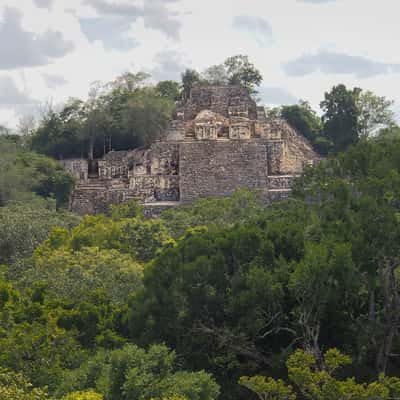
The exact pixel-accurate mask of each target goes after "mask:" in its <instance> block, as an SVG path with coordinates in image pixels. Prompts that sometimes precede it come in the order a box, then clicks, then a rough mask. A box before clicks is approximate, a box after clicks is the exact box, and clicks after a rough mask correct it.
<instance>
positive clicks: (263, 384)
mask: <svg viewBox="0 0 400 400" xmlns="http://www.w3.org/2000/svg"><path fill="white" fill-rule="evenodd" d="M239 385H242V386H244V387H246V388H247V389H250V390H251V391H252V392H254V393H255V394H256V395H257V396H258V398H259V399H261V400H295V399H296V395H295V394H294V393H293V388H292V387H291V386H290V385H286V384H285V382H284V381H283V380H281V379H277V380H275V379H272V378H265V377H264V376H259V375H256V376H252V377H249V376H242V377H241V378H240V379H239Z"/></svg>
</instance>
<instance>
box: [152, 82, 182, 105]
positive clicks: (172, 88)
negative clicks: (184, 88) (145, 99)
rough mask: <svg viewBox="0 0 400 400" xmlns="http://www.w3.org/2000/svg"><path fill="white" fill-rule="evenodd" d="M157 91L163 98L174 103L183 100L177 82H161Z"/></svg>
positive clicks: (157, 86)
mask: <svg viewBox="0 0 400 400" xmlns="http://www.w3.org/2000/svg"><path fill="white" fill-rule="evenodd" d="M156 91H157V92H158V93H159V94H160V96H162V97H166V98H167V99H170V100H172V101H178V100H180V98H181V93H180V87H179V83H178V82H175V81H161V82H158V83H157V85H156Z"/></svg>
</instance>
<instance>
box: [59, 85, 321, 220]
mask: <svg viewBox="0 0 400 400" xmlns="http://www.w3.org/2000/svg"><path fill="white" fill-rule="evenodd" d="M317 160H318V156H317V154H316V153H315V152H314V151H313V149H312V147H311V145H310V144H309V143H308V142H307V141H306V139H305V138H304V137H302V136H301V135H299V134H298V133H297V132H295V131H294V130H293V129H292V128H291V127H290V126H289V125H288V124H287V123H285V122H284V121H282V120H268V119H267V118H266V115H265V110H264V108H263V107H257V105H256V103H255V102H254V101H253V100H252V98H251V97H250V96H249V94H248V93H247V91H246V89H244V88H242V87H240V86H211V87H209V86H207V87H196V88H194V89H192V92H191V96H190V98H189V99H188V101H187V102H186V103H185V104H184V105H182V106H180V107H178V108H177V110H176V112H175V115H174V118H173V120H172V121H171V122H170V124H169V126H168V128H167V129H166V131H165V132H164V134H163V135H162V136H161V137H160V138H159V140H158V141H156V142H155V143H153V144H152V145H151V146H149V147H147V148H141V149H135V150H132V151H112V152H110V153H108V154H106V155H105V156H104V157H103V158H102V159H99V160H95V161H92V162H88V161H87V160H79V159H73V160H65V161H63V164H64V166H65V168H66V169H68V170H69V171H71V173H72V174H73V175H74V176H75V177H76V179H77V181H78V184H77V186H76V188H75V190H74V192H73V194H72V198H71V209H72V210H73V211H75V212H77V213H80V214H92V213H99V212H104V211H106V210H107V208H108V206H109V205H110V204H114V203H122V202H124V201H127V200H130V199H137V200H139V201H140V202H141V203H143V204H144V206H145V212H147V213H149V214H154V213H158V212H159V211H161V210H163V209H164V208H166V207H170V206H175V205H178V204H189V203H192V202H193V201H195V200H196V199H199V198H203V197H220V196H228V195H230V194H232V193H233V192H234V191H235V190H236V189H238V188H249V189H257V190H258V191H259V192H260V193H261V195H262V196H264V198H265V199H266V201H275V200H280V199H284V198H286V197H287V196H288V195H289V193H290V188H291V184H292V181H293V178H294V177H295V176H296V175H298V174H300V173H301V172H302V171H303V169H304V167H305V166H306V165H312V164H313V163H314V162H316V161H317Z"/></svg>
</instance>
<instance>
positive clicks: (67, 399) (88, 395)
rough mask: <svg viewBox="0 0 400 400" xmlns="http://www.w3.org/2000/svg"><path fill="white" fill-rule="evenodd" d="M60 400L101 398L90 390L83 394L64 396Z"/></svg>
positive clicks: (98, 399) (96, 399) (101, 398)
mask: <svg viewBox="0 0 400 400" xmlns="http://www.w3.org/2000/svg"><path fill="white" fill-rule="evenodd" d="M61 400H103V396H102V395H101V394H98V393H96V392H93V391H92V390H89V391H85V392H73V393H69V394H67V395H66V396H64V397H63V398H62V399H61Z"/></svg>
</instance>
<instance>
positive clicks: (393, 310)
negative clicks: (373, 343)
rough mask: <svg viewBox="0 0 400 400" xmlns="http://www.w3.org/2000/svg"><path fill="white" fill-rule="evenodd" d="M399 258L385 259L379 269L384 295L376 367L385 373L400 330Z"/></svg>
mask: <svg viewBox="0 0 400 400" xmlns="http://www.w3.org/2000/svg"><path fill="white" fill-rule="evenodd" d="M397 265H398V260H397V259H393V258H390V259H385V260H383V261H382V262H381V263H380V265H379V269H378V275H379V280H380V284H381V288H382V297H383V321H382V339H381V343H380V346H379V351H378V354H377V357H376V369H377V371H378V372H383V373H385V372H386V370H387V367H388V362H389V358H390V357H391V356H392V354H391V353H392V347H393V339H394V337H395V335H396V334H397V332H398V327H399V322H400V292H399V285H398V283H397V281H396V276H395V268H396V266H397Z"/></svg>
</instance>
